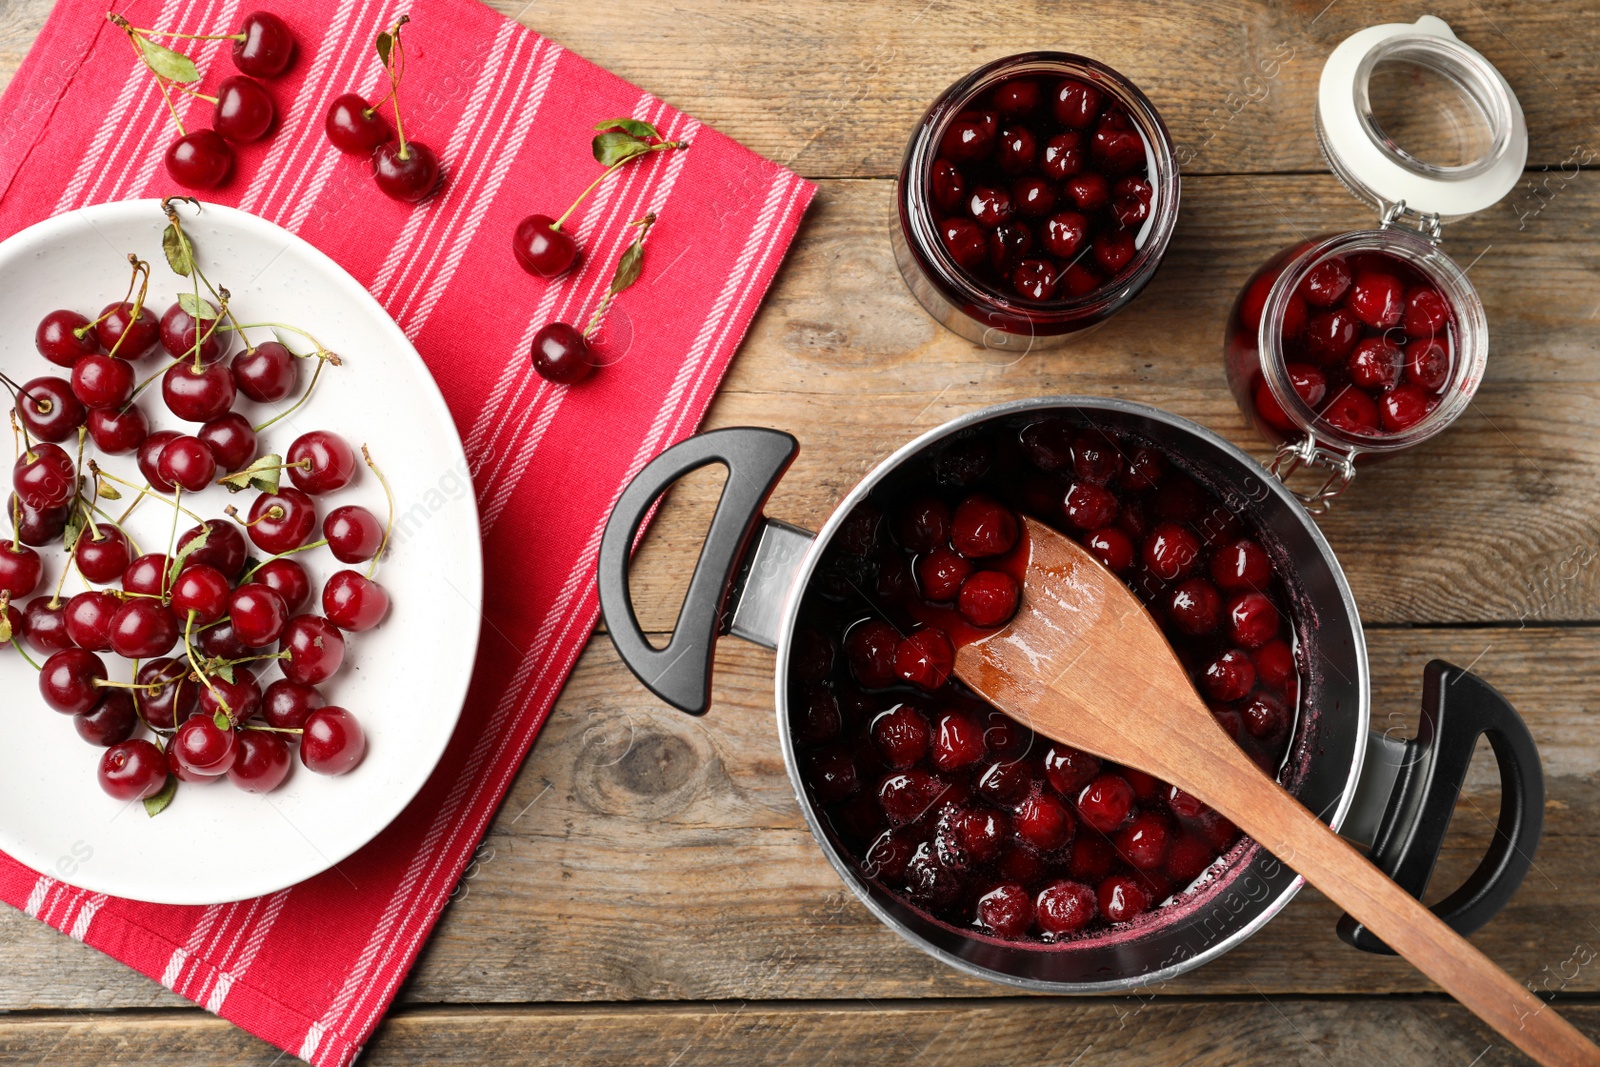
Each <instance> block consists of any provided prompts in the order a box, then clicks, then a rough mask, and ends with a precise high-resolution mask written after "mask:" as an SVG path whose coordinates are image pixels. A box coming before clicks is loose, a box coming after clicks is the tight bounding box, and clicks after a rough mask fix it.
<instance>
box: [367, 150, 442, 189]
mask: <svg viewBox="0 0 1600 1067" xmlns="http://www.w3.org/2000/svg"><path fill="white" fill-rule="evenodd" d="M372 164H373V172H372V180H373V181H374V182H376V183H377V186H378V190H379V191H380V192H381V193H383V195H384V196H387V197H388V198H389V199H391V200H399V201H400V202H401V203H405V204H415V203H417V202H418V201H421V200H426V199H427V198H428V196H429V194H431V193H432V192H433V190H434V189H435V188H436V187H437V186H438V185H439V157H438V156H436V155H434V154H433V149H431V148H429V147H428V146H427V145H425V144H423V143H422V142H421V141H407V142H406V143H405V147H404V148H403V149H402V148H401V146H400V142H399V141H387V142H385V143H384V144H381V145H379V146H378V148H377V150H376V151H374V152H373V153H372Z"/></svg>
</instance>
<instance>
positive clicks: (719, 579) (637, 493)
mask: <svg viewBox="0 0 1600 1067" xmlns="http://www.w3.org/2000/svg"><path fill="white" fill-rule="evenodd" d="M799 451H800V442H799V441H796V440H795V439H794V438H793V437H791V436H790V435H789V434H786V433H783V432H781V431H779V430H764V429H759V428H757V427H752V426H740V427H733V428H730V429H726V430H712V431H710V432H708V433H703V434H699V435H698V436H695V437H690V438H686V439H685V440H683V441H680V442H679V443H677V444H675V445H673V446H672V447H671V448H669V449H667V450H666V451H665V452H663V453H661V455H659V456H657V457H656V458H655V459H653V460H651V461H650V462H649V464H647V465H646V466H645V468H644V469H643V470H642V471H640V472H639V473H638V475H637V476H636V477H635V478H634V479H633V481H631V482H629V483H628V487H627V488H626V489H624V490H623V491H622V495H621V496H620V497H619V498H618V499H617V506H616V507H615V508H613V509H612V511H611V518H609V519H607V520H606V530H605V534H604V536H603V537H602V538H601V541H600V568H599V576H598V581H599V586H600V610H601V612H602V613H603V614H604V615H605V620H606V628H607V629H608V630H609V631H610V633H611V642H612V644H614V645H616V647H617V654H618V655H619V656H621V657H622V662H623V663H626V664H627V665H628V669H629V670H631V671H632V672H633V673H634V676H635V677H637V678H638V679H639V681H641V682H643V683H644V684H645V685H646V686H647V687H648V688H649V689H650V691H651V692H652V693H654V694H655V695H656V696H658V697H660V698H661V699H662V700H665V701H666V702H667V703H668V704H671V705H672V706H673V707H675V708H679V709H681V710H683V711H687V712H688V713H689V714H690V715H704V714H705V713H706V708H707V707H708V706H709V704H710V703H711V652H712V649H713V647H714V646H715V645H716V640H717V635H718V634H719V633H721V632H722V630H723V607H724V603H725V602H726V600H727V597H728V591H729V589H730V588H731V584H732V579H733V576H734V574H735V572H736V570H737V568H738V566H739V563H740V561H741V560H742V559H743V558H744V554H745V550H746V548H747V547H748V546H749V543H750V538H751V535H752V534H754V533H755V531H756V529H757V527H758V526H759V525H760V523H761V508H762V506H763V505H764V504H765V503H766V502H767V497H768V496H770V495H771V494H772V490H773V488H774V487H775V486H777V484H778V479H779V478H781V477H783V472H784V471H786V470H788V469H789V464H790V463H792V462H793V461H794V457H795V454H796V453H797V452H799ZM712 463H720V464H722V465H723V466H724V467H726V468H728V480H727V482H726V483H725V484H724V485H723V487H722V497H721V498H720V499H719V500H718V501H717V512H716V514H715V515H714V516H712V519H711V529H710V530H708V531H707V532H706V540H705V544H704V545H703V546H702V547H701V549H700V560H699V562H698V563H696V564H695V567H694V575H693V576H692V577H691V578H690V579H689V591H688V593H687V594H686V595H685V596H684V598H683V606H682V607H681V608H679V609H678V621H677V622H676V623H675V624H674V625H673V628H672V639H671V640H670V641H668V642H667V646H666V647H665V648H654V647H652V646H651V644H650V642H649V640H648V639H646V638H645V635H644V631H643V630H642V629H640V627H639V619H638V616H636V615H635V614H634V612H633V597H632V595H631V594H630V592H629V590H628V560H629V557H630V556H631V555H632V554H633V545H634V542H635V541H636V540H637V539H638V536H639V527H640V526H641V525H642V524H643V523H644V520H645V518H646V516H648V515H649V514H650V512H651V510H652V509H653V508H654V507H655V506H656V502H657V501H658V500H660V499H661V495H662V494H663V493H665V492H666V491H667V490H668V489H670V488H671V487H672V484H673V483H674V482H676V481H677V480H678V479H679V478H682V477H683V476H684V475H686V474H689V473H691V472H692V471H696V470H699V469H700V468H701V467H705V466H709V465H710V464H712Z"/></svg>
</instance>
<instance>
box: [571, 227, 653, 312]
mask: <svg viewBox="0 0 1600 1067" xmlns="http://www.w3.org/2000/svg"><path fill="white" fill-rule="evenodd" d="M655 222H656V217H655V215H654V213H652V214H649V215H646V216H645V217H644V218H642V219H635V220H634V221H632V222H630V223H628V225H629V226H637V227H638V228H639V232H638V233H637V234H635V235H634V238H633V242H632V244H631V245H630V247H637V248H639V249H640V251H641V254H643V249H644V235H645V234H647V233H649V232H650V227H651V226H654V225H655ZM618 271H619V273H620V271H621V265H620V264H619V265H618ZM625 288H627V286H620V287H619V286H618V285H617V282H616V279H614V278H613V279H612V282H611V284H610V285H609V286H607V287H606V295H605V296H603V297H602V298H601V299H600V303H599V304H598V305H597V306H596V307H595V309H594V314H592V315H590V316H589V323H588V325H586V326H584V328H583V336H584V339H585V340H588V339H589V338H591V337H593V336H594V335H595V331H596V330H598V329H600V320H601V318H603V317H604V316H605V313H606V312H607V311H609V310H610V309H611V302H612V301H613V300H615V299H616V298H617V294H618V293H620V292H622V290H623V289H625Z"/></svg>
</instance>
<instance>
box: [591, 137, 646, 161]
mask: <svg viewBox="0 0 1600 1067" xmlns="http://www.w3.org/2000/svg"><path fill="white" fill-rule="evenodd" d="M593 147H594V158H595V160H596V161H597V162H598V163H599V164H600V165H601V166H602V167H614V166H616V165H617V164H618V163H621V162H622V161H623V160H625V159H632V158H633V157H634V156H642V155H644V154H645V153H646V152H648V151H650V146H649V145H647V144H645V143H644V142H643V141H641V140H639V139H638V138H637V137H635V136H633V135H632V134H629V133H615V132H613V133H602V134H599V135H597V136H596V137H595V139H594V146H593Z"/></svg>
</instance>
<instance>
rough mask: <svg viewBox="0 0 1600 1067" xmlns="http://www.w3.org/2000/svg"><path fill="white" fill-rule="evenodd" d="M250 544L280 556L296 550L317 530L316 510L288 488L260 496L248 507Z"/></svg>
mask: <svg viewBox="0 0 1600 1067" xmlns="http://www.w3.org/2000/svg"><path fill="white" fill-rule="evenodd" d="M248 527H249V531H250V540H251V542H252V543H254V545H255V546H256V547H257V548H259V549H261V551H263V552H266V553H269V554H270V555H274V556H280V555H282V554H283V553H285V552H288V551H289V550H291V549H295V548H299V547H300V546H301V545H303V544H305V543H306V538H308V537H310V536H311V531H312V530H314V529H316V527H317V506H316V505H315V504H313V503H312V502H311V498H310V497H309V496H307V495H306V494H304V493H302V492H301V491H300V490H298V489H293V488H291V487H289V486H287V485H285V486H282V487H280V488H279V489H278V491H277V492H276V493H262V494H261V495H260V496H258V497H256V502H255V503H254V504H253V505H251V507H250V521H249V523H248Z"/></svg>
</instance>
